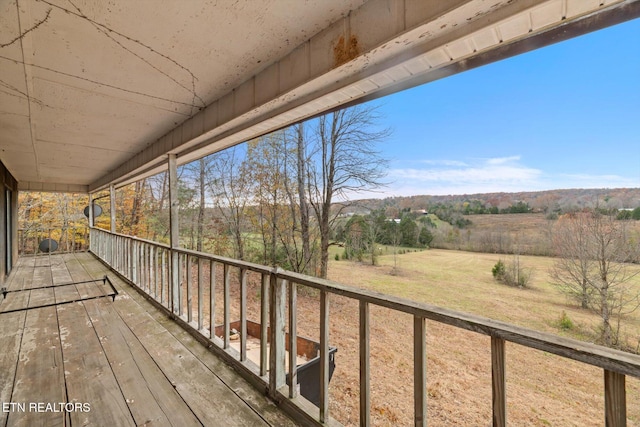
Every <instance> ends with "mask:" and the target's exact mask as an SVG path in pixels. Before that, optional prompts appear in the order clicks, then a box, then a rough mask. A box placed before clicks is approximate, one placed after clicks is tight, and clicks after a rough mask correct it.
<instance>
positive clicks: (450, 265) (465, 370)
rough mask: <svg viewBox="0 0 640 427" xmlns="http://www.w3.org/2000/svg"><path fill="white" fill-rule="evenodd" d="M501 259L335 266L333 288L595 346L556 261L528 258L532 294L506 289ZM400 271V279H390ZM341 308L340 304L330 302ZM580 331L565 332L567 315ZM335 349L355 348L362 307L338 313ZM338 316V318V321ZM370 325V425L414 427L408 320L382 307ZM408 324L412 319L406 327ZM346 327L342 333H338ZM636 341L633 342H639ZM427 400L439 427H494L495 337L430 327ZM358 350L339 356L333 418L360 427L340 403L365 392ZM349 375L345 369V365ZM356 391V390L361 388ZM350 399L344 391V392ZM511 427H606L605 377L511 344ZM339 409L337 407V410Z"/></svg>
mask: <svg viewBox="0 0 640 427" xmlns="http://www.w3.org/2000/svg"><path fill="white" fill-rule="evenodd" d="M501 257H502V259H506V260H508V257H506V256H504V255H502V256H500V255H493V254H482V253H469V252H459V251H446V250H429V251H422V252H412V253H407V254H404V255H401V256H399V258H398V259H396V260H394V258H393V256H392V255H386V256H381V257H380V258H379V261H380V262H379V265H378V266H375V267H374V266H370V265H361V264H357V263H352V262H346V261H339V262H332V264H331V265H330V269H329V275H330V278H331V279H332V280H335V281H338V282H341V283H345V284H349V285H353V286H356V287H360V288H366V289H371V290H375V291H378V292H382V293H386V294H391V295H396V296H400V297H404V298H408V299H412V300H416V301H421V302H425V303H429V304H433V305H436V306H442V307H447V308H451V309H455V310H459V311H464V312H468V313H474V314H477V315H481V316H484V317H488V318H492V319H496V320H501V321H506V322H509V323H513V324H517V325H520V326H524V327H527V328H531V329H535V330H539V331H544V332H549V333H554V334H561V335H567V336H571V337H574V338H583V339H584V338H588V336H589V334H590V333H591V332H592V330H593V328H595V327H596V326H597V324H598V319H597V316H594V315H593V314H592V313H589V312H587V311H585V310H581V309H579V308H577V307H575V306H574V305H573V304H572V303H570V302H569V301H567V299H566V297H565V296H564V295H562V294H561V293H560V292H559V291H558V290H557V289H556V288H555V287H553V286H552V285H551V284H550V283H549V278H548V276H547V270H548V268H549V267H550V266H551V264H552V263H553V259H551V258H545V257H528V256H521V257H520V262H521V263H522V265H523V266H524V267H526V268H531V269H533V271H534V272H533V276H532V279H531V286H532V288H531V289H518V288H511V287H508V286H505V285H501V284H499V283H497V282H495V280H494V279H493V276H492V274H491V268H492V267H493V265H494V264H495V263H496V262H497V261H498V259H500V258H501ZM394 267H397V269H398V270H399V274H396V275H391V272H392V270H393V269H394ZM332 301H333V299H332ZM563 311H564V312H565V313H566V315H567V316H568V317H569V318H570V319H571V320H572V322H573V323H574V327H573V328H572V329H570V330H561V329H560V328H559V325H558V322H559V319H560V316H561V315H562V312H563ZM331 316H332V329H331V339H330V340H331V343H332V345H336V346H338V347H339V348H340V347H341V345H342V344H343V343H344V345H345V346H347V347H349V346H350V345H351V344H350V343H353V340H357V333H358V331H357V325H358V311H357V305H356V304H355V303H354V302H349V301H346V302H341V303H340V304H339V306H338V307H333V306H332V311H331ZM334 316H335V317H334ZM371 317H372V326H371V328H372V332H371V334H372V344H371V354H372V361H371V364H372V399H374V402H375V404H374V402H372V408H373V409H372V417H373V420H374V424H375V425H410V424H412V416H413V382H412V381H413V380H412V369H413V349H412V337H413V332H412V329H411V321H410V319H409V317H408V316H406V315H402V314H398V313H397V312H392V311H390V310H387V309H382V308H378V307H376V308H375V310H374V308H372V310H371ZM405 317H407V319H405ZM625 322H626V327H625V331H626V334H627V335H628V336H630V337H634V336H635V337H636V340H637V338H638V337H640V322H639V320H638V316H634V317H631V318H628V319H625ZM336 323H337V324H342V325H343V327H341V328H337V330H334V326H333V325H334V324H336ZM631 341H632V340H631ZM427 353H428V367H427V376H428V380H427V392H428V416H429V425H431V426H450V425H464V426H467V425H489V424H490V420H491V388H490V387H491V370H490V360H491V356H490V348H489V338H488V337H485V336H482V335H479V334H475V333H472V332H468V331H463V330H460V329H457V328H454V327H451V326H446V325H442V324H438V323H436V322H431V321H429V322H428V323H427ZM357 357H358V354H357V349H356V350H355V351H354V350H351V351H349V352H341V350H338V354H337V359H336V360H337V368H336V373H335V376H334V380H333V381H332V385H331V390H332V396H334V400H333V401H332V404H331V411H332V416H334V417H336V418H337V419H338V420H340V421H341V422H343V423H345V424H347V425H357V411H358V409H357V400H356V401H353V400H349V401H348V402H344V403H343V402H341V401H340V400H339V399H340V396H342V395H343V394H345V393H352V392H353V391H354V384H357V383H358V378H357V376H358V370H357V368H356V369H354V366H355V367H357V366H358V362H357V360H358V359H357ZM343 365H344V366H345V367H348V368H346V369H342V368H341V367H342V366H343ZM638 383H639V381H638V380H637V379H634V378H630V379H628V386H627V406H628V414H629V422H628V425H630V426H634V425H640V388H639V384H638ZM356 389H357V388H356ZM345 390H346V391H345ZM507 394H508V396H507V397H508V415H509V424H510V425H518V426H547V425H554V426H601V425H602V424H603V421H604V418H603V417H604V415H603V414H604V412H603V411H604V409H603V405H604V404H603V401H604V398H603V385H602V371H601V370H600V369H597V368H593V367H590V366H588V365H584V364H582V363H578V362H573V361H570V360H567V359H564V358H561V357H558V356H553V355H550V354H547V353H544V352H540V351H537V350H531V349H528V348H524V347H522V346H518V345H515V344H509V343H508V344H507ZM336 400H337V401H336Z"/></svg>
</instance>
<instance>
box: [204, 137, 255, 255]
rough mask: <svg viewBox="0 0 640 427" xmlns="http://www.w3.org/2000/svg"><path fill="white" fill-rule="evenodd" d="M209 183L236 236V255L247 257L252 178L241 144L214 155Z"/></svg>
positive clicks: (218, 209)
mask: <svg viewBox="0 0 640 427" xmlns="http://www.w3.org/2000/svg"><path fill="white" fill-rule="evenodd" d="M211 157H212V163H211V169H210V172H209V173H210V175H209V177H208V186H209V189H210V190H211V193H212V194H213V203H214V205H215V207H216V208H217V211H218V213H219V215H220V216H221V217H222V218H223V219H224V222H225V224H226V226H227V227H228V231H229V232H230V233H231V235H232V237H233V239H232V240H233V245H234V249H235V254H234V256H235V257H236V258H238V259H244V258H245V245H244V238H243V233H244V232H245V231H246V228H247V226H246V212H247V204H248V202H249V200H250V198H249V196H248V195H247V189H248V188H249V185H250V184H249V181H250V179H251V178H250V177H249V176H248V174H247V173H246V165H245V160H244V156H243V155H242V153H241V152H240V148H239V147H232V148H228V149H226V150H224V151H221V152H218V153H215V154H213V155H212V156H211Z"/></svg>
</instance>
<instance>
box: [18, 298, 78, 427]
mask: <svg viewBox="0 0 640 427" xmlns="http://www.w3.org/2000/svg"><path fill="white" fill-rule="evenodd" d="M11 402H15V403H22V404H25V405H27V406H28V407H27V410H25V411H24V412H22V411H15V412H10V413H9V414H8V420H7V422H8V424H9V425H12V426H36V425H37V426H48V425H51V426H59V425H63V423H64V418H65V415H64V413H63V412H60V411H55V410H56V409H57V408H52V409H53V411H52V412H49V411H48V410H47V409H48V408H46V407H45V408H44V410H43V411H42V412H41V411H40V410H39V409H37V410H33V411H32V410H30V407H29V405H31V404H45V405H46V404H47V403H50V404H54V405H55V404H58V403H60V402H66V392H65V384H64V371H63V363H62V351H61V343H60V336H59V334H58V325H57V320H56V308H55V307H46V308H39V309H36V310H29V311H26V321H25V325H24V333H23V337H22V344H21V347H20V355H19V360H18V366H17V369H16V379H15V385H14V388H13V393H12V396H11Z"/></svg>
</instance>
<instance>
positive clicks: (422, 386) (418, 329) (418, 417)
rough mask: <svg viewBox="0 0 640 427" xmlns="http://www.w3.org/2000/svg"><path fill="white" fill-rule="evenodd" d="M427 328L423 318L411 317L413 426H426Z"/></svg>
mask: <svg viewBox="0 0 640 427" xmlns="http://www.w3.org/2000/svg"><path fill="white" fill-rule="evenodd" d="M426 332H427V328H426V321H425V319H424V318H423V317H420V316H414V317H413V365H414V366H413V399H414V409H413V414H414V424H415V426H416V427H418V426H422V427H426V426H427V335H426Z"/></svg>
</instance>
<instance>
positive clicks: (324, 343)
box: [320, 289, 329, 423]
mask: <svg viewBox="0 0 640 427" xmlns="http://www.w3.org/2000/svg"><path fill="white" fill-rule="evenodd" d="M327 421H329V294H327V291H325V290H324V289H321V290H320V422H321V423H326V422H327Z"/></svg>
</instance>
